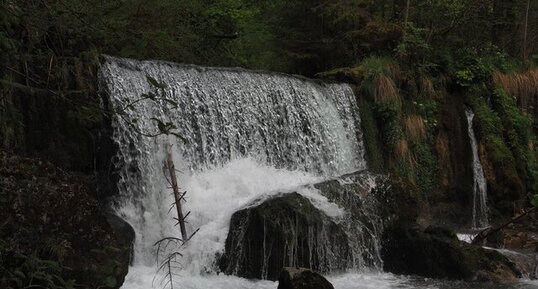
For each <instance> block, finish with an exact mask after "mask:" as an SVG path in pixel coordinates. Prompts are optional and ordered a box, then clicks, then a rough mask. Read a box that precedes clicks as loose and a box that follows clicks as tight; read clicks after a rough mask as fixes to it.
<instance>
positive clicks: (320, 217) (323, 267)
mask: <svg viewBox="0 0 538 289" xmlns="http://www.w3.org/2000/svg"><path fill="white" fill-rule="evenodd" d="M349 253H350V248H349V245H348V239H347V235H346V233H345V232H344V230H343V229H342V228H341V227H339V226H338V225H337V224H336V223H335V222H334V221H332V220H331V219H330V218H329V217H328V216H327V215H326V214H325V213H323V212H321V211H320V210H318V209H317V208H315V207H314V206H313V205H312V204H311V203H310V201H309V200H308V199H306V198H305V197H303V196H301V195H300V194H297V193H289V194H282V195H278V196H276V197H273V198H271V199H268V200H265V201H263V202H262V203H260V204H258V205H254V206H251V207H249V208H246V209H243V210H240V211H237V212H236V213H234V214H233V216H232V219H231V223H230V232H229V234H228V238H227V239H226V246H225V253H224V256H223V257H222V258H221V259H220V267H221V270H222V271H223V272H224V273H226V274H233V275H237V276H240V277H245V278H256V279H269V280H277V279H278V277H279V275H280V272H281V270H282V268H283V267H284V266H300V267H307V268H313V269H315V270H318V271H321V272H328V271H330V270H335V269H344V268H346V266H347V263H348V261H349V260H348V258H349V256H350V254H349Z"/></svg>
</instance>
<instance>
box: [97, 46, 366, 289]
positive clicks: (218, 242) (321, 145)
mask: <svg viewBox="0 0 538 289" xmlns="http://www.w3.org/2000/svg"><path fill="white" fill-rule="evenodd" d="M148 76H149V77H150V78H148ZM99 77H100V89H101V91H102V93H104V94H106V95H108V98H109V100H110V104H111V107H112V108H113V109H114V110H115V111H117V112H119V113H117V114H115V116H114V117H113V119H112V126H113V129H114V133H113V138H114V140H115V142H116V144H117V146H118V153H117V156H116V167H117V168H118V174H119V180H118V188H119V192H120V198H119V200H118V205H117V212H118V214H120V215H121V216H122V217H123V218H124V219H125V220H126V221H128V222H129V223H130V224H131V225H132V226H133V228H134V229H135V231H136V233H137V237H136V238H137V239H136V242H135V256H134V262H135V264H134V267H132V268H131V269H130V273H129V275H128V276H127V280H126V284H129V285H128V287H126V286H127V285H126V286H124V288H127V289H132V288H147V286H148V285H147V284H148V281H147V280H148V278H149V280H150V281H149V282H150V283H149V284H151V280H152V278H153V274H154V273H155V270H156V262H155V256H154V250H153V248H152V245H153V243H154V242H155V241H156V240H159V239H161V238H162V237H164V236H174V235H177V234H178V232H177V228H176V227H174V220H173V219H172V217H173V215H171V214H170V215H169V214H167V211H168V208H169V206H170V204H171V203H172V197H171V195H170V190H169V188H168V187H167V183H166V179H165V176H164V174H163V160H164V158H165V147H166V146H167V145H168V144H171V145H172V147H173V158H174V162H175V164H176V168H178V169H179V176H178V177H179V184H180V186H181V189H183V190H186V191H187V202H186V203H185V210H187V211H191V212H192V213H191V214H190V215H189V217H188V220H189V224H188V226H187V229H188V230H189V231H190V232H192V231H193V230H195V229H196V228H200V231H199V232H198V233H197V234H196V236H195V238H196V240H194V241H191V242H189V243H188V245H187V247H186V248H184V249H183V250H184V256H183V257H182V260H183V262H182V267H181V268H179V269H178V270H180V271H181V272H182V274H183V276H201V275H200V274H202V275H203V274H204V273H211V272H214V270H215V255H216V254H219V253H222V251H223V249H224V241H225V239H226V236H227V233H228V226H229V221H230V217H231V215H232V214H233V213H234V212H235V211H237V210H239V209H241V208H244V207H245V206H248V205H249V204H251V203H252V202H253V201H255V200H259V199H260V198H261V199H263V198H267V197H269V196H271V195H274V194H276V193H281V192H291V191H293V190H295V191H297V189H298V188H301V189H300V190H299V191H300V192H299V193H301V194H303V195H304V196H305V197H307V198H310V199H311V200H312V203H313V204H314V205H315V206H317V207H319V208H320V209H322V210H323V211H324V212H325V213H327V215H329V216H331V214H333V215H334V214H339V212H340V211H341V210H342V209H341V208H340V207H339V206H338V205H335V204H333V203H330V202H329V201H328V199H327V198H325V197H323V196H321V195H320V193H319V191H318V190H317V189H315V188H314V187H312V186H310V187H309V186H305V185H306V184H313V183H316V182H319V181H321V180H324V179H328V178H330V177H334V176H340V175H343V174H346V173H349V172H354V171H357V170H364V169H366V161H365V159H364V146H363V142H362V133H361V130H360V118H359V115H358V105H357V102H356V98H355V95H354V93H353V91H352V89H351V88H350V86H348V85H347V84H329V83H323V82H320V81H314V80H310V79H307V78H303V77H300V76H291V75H286V74H280V73H269V72H260V71H249V70H244V69H237V68H233V69H231V68H212V67H200V66H194V65H181V64H175V63H169V62H160V61H136V60H129V59H120V58H114V57H108V56H107V57H105V60H104V62H103V64H102V66H101V69H100V75H99ZM150 79H151V80H153V79H155V80H156V81H157V82H159V83H163V84H165V85H166V88H162V87H161V88H160V84H155V83H153V84H152V81H151V80H150ZM153 82H154V81H153ZM155 95H157V96H158V97H155ZM148 96H149V97H148ZM159 122H161V123H160V124H159ZM167 123H170V124H173V125H174V132H176V133H177V134H178V135H180V136H181V138H182V139H184V140H181V139H180V138H178V137H175V136H173V135H171V136H165V135H159V136H154V137H148V136H145V135H151V134H155V132H158V131H159V126H160V125H161V126H162V125H164V124H167ZM331 210H333V211H332V212H331ZM148 268H149V269H148ZM148 272H149V273H148ZM148 274H150V275H151V276H149V277H148ZM193 278H194V277H193ZM204 280H205V279H204ZM184 282H187V283H188V281H184ZM196 282H202V281H199V280H198V281H196ZM204 282H205V281H204ZM136 284H145V285H136ZM137 286H139V287H137ZM194 287H196V286H194ZM202 287H203V286H202Z"/></svg>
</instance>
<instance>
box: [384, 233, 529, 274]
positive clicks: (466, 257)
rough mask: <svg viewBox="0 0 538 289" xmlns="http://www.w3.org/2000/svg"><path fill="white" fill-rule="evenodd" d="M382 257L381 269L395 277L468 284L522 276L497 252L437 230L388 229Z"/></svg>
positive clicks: (385, 234)
mask: <svg viewBox="0 0 538 289" xmlns="http://www.w3.org/2000/svg"><path fill="white" fill-rule="evenodd" d="M382 256H383V261H384V269H385V270H386V271H389V272H392V273H395V274H410V275H419V276H424V277H431V278H447V279H457V280H469V281H470V280H476V281H501V280H503V281H509V280H515V279H516V278H518V277H520V275H521V273H520V272H519V271H518V270H517V268H516V266H515V265H514V264H513V263H512V262H510V261H509V260H508V259H507V258H506V257H504V256H503V255H501V254H500V253H498V252H496V251H493V250H486V249H483V248H482V247H478V246H473V245H470V244H467V243H465V242H461V241H459V240H458V239H457V237H456V235H455V234H454V233H452V232H451V231H448V230H445V229H442V228H439V227H429V228H427V229H426V230H421V229H419V228H416V227H408V226H402V225H393V226H391V227H389V228H387V229H386V230H385V232H384V234H383V249H382Z"/></svg>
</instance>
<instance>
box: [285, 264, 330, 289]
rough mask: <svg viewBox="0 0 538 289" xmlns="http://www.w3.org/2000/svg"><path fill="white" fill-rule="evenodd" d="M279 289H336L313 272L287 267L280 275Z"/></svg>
mask: <svg viewBox="0 0 538 289" xmlns="http://www.w3.org/2000/svg"><path fill="white" fill-rule="evenodd" d="M277 289H334V286H333V285H332V284H331V283H330V282H329V281H327V279H325V278H324V277H323V276H321V274H319V273H316V272H314V271H312V270H309V269H305V268H292V267H286V268H284V270H282V273H280V277H279V278H278V288H277Z"/></svg>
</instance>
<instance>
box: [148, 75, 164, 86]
mask: <svg viewBox="0 0 538 289" xmlns="http://www.w3.org/2000/svg"><path fill="white" fill-rule="evenodd" d="M146 78H147V79H148V82H149V84H151V85H153V86H155V87H157V88H161V89H164V88H166V84H164V83H162V82H158V81H157V80H156V79H155V78H153V77H151V76H149V75H146Z"/></svg>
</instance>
